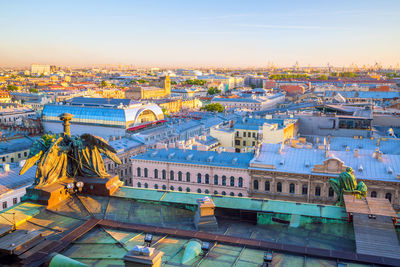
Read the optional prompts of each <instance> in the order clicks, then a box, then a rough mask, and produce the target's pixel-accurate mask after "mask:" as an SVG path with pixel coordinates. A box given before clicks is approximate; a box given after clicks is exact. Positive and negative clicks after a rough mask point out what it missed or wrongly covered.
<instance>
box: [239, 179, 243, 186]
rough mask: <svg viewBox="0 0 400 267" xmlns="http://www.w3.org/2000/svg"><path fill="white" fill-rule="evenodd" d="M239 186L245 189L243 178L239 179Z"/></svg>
mask: <svg viewBox="0 0 400 267" xmlns="http://www.w3.org/2000/svg"><path fill="white" fill-rule="evenodd" d="M238 186H239V187H243V178H242V177H239V182H238Z"/></svg>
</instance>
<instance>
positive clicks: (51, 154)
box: [20, 113, 121, 188]
mask: <svg viewBox="0 0 400 267" xmlns="http://www.w3.org/2000/svg"><path fill="white" fill-rule="evenodd" d="M72 116H73V115H71V114H69V113H65V114H62V115H60V119H61V120H62V121H63V126H64V132H63V133H62V134H55V135H47V134H45V135H43V136H42V137H41V138H40V139H39V140H37V141H35V142H34V143H33V145H32V147H31V149H30V151H29V155H28V159H27V160H26V162H25V164H24V166H23V168H22V169H21V171H20V174H23V173H25V172H26V171H27V170H28V169H29V168H31V167H32V166H33V165H34V164H35V163H36V162H38V164H37V170H36V177H35V182H34V185H35V188H40V187H42V186H44V185H50V184H52V183H54V182H57V181H58V180H60V179H63V178H75V177H79V176H82V177H98V178H108V177H110V175H109V174H108V173H107V172H106V170H105V167H104V162H103V158H102V156H101V154H104V155H106V156H107V157H108V158H110V159H111V160H112V161H114V162H115V163H117V164H121V160H120V159H119V158H118V157H117V156H116V155H115V153H116V151H115V149H114V148H113V147H111V146H110V145H109V144H108V143H107V141H106V140H104V139H103V138H101V137H98V136H94V135H91V134H82V135H81V136H76V135H74V136H71V133H70V129H69V126H70V123H69V121H70V120H71V119H72Z"/></svg>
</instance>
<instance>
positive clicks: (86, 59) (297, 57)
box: [0, 0, 400, 68]
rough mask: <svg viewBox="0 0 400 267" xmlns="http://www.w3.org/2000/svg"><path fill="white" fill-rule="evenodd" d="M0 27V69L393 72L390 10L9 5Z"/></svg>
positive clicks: (395, 42) (368, 6)
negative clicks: (381, 69) (341, 69)
mask: <svg viewBox="0 0 400 267" xmlns="http://www.w3.org/2000/svg"><path fill="white" fill-rule="evenodd" d="M378 4H379V5H378ZM0 21H1V22H2V25H3V27H1V29H0V34H1V36H2V41H1V42H0V66H2V67H28V66H29V65H30V64H33V63H36V64H50V65H59V66H71V67H82V66H92V65H96V66H100V65H117V64H121V65H133V66H135V67H165V68H168V67H196V66H197V67H220V68H222V67H236V68H249V67H267V66H268V65H270V64H271V63H274V64H275V65H278V66H286V67H289V66H293V65H294V64H295V63H296V62H298V63H299V66H303V67H306V66H312V67H324V66H327V64H328V63H329V64H330V65H331V66H336V67H341V66H347V67H348V66H350V65H351V64H353V63H354V64H356V65H358V66H359V67H362V66H363V65H369V66H371V65H374V64H375V62H378V63H380V64H382V65H383V66H385V67H389V66H392V67H396V66H398V64H399V63H400V49H399V41H400V34H399V33H400V30H399V29H400V27H399V26H400V1H390V0H385V1H335V2H322V1H301V2H300V1H280V2H279V3H278V2H276V1H246V2H244V1H225V0H224V1H199V2H192V1H177V0H175V1H173V0H171V1H151V2H150V1H122V0H120V1H113V2H111V1H82V2H80V1H19V0H16V1H8V2H2V3H1V4H0Z"/></svg>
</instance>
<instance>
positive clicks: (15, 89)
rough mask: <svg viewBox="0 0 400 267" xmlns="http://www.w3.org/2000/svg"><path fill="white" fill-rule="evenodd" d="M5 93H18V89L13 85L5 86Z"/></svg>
mask: <svg viewBox="0 0 400 267" xmlns="http://www.w3.org/2000/svg"><path fill="white" fill-rule="evenodd" d="M7 91H18V87H17V86H15V85H14V84H9V85H7Z"/></svg>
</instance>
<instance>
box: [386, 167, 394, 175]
mask: <svg viewBox="0 0 400 267" xmlns="http://www.w3.org/2000/svg"><path fill="white" fill-rule="evenodd" d="M387 173H388V174H393V169H392V168H391V167H390V166H388V167H387Z"/></svg>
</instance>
